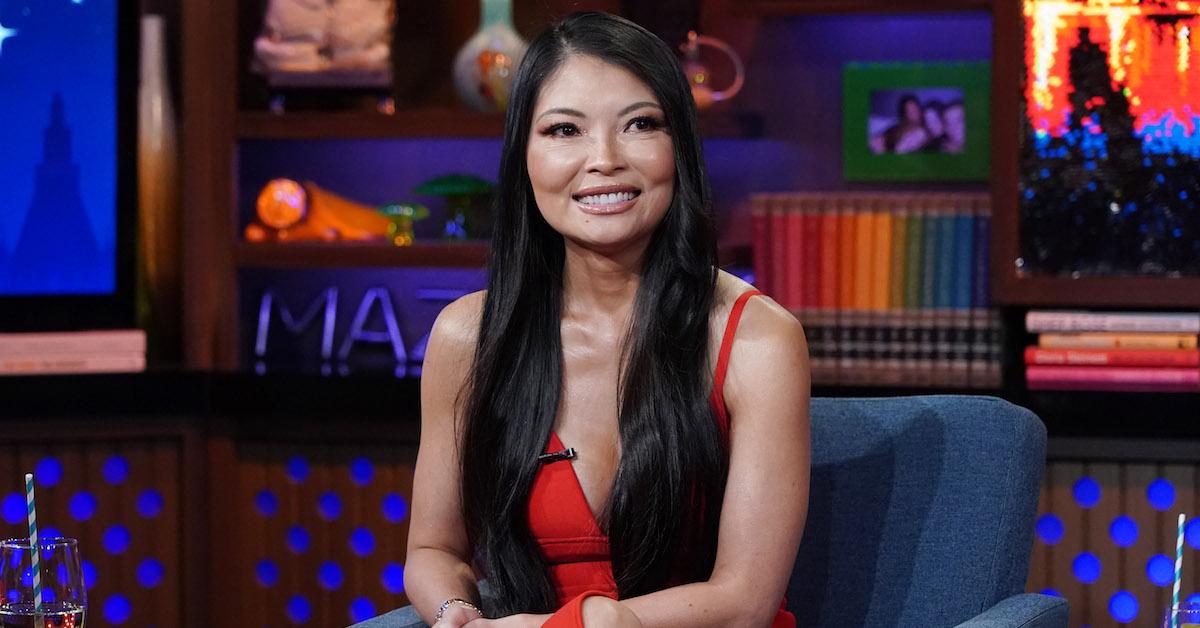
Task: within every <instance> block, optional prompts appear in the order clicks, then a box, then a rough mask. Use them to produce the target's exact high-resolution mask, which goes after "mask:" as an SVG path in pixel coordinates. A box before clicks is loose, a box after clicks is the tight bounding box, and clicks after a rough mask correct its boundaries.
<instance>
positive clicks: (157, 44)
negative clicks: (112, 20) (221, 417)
mask: <svg viewBox="0 0 1200 628" xmlns="http://www.w3.org/2000/svg"><path fill="white" fill-rule="evenodd" d="M165 30H166V27H165V23H164V20H163V17H162V16H160V15H146V16H143V17H142V47H141V86H140V87H139V89H138V286H137V287H138V298H137V304H138V323H139V326H141V327H142V328H143V329H145V330H146V333H147V344H148V346H147V352H148V358H149V359H150V360H151V361H157V362H171V361H174V360H176V359H177V358H178V352H179V329H180V313H179V311H180V310H179V295H180V270H179V251H180V242H179V240H180V226H179V196H178V159H179V154H178V151H177V150H176V128H175V109H174V107H173V106H172V104H171V96H170V91H169V83H168V82H167V67H166V66H167V63H166V33H165Z"/></svg>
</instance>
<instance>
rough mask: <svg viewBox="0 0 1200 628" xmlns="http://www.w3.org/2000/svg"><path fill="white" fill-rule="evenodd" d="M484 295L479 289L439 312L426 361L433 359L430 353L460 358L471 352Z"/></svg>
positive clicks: (434, 323)
mask: <svg viewBox="0 0 1200 628" xmlns="http://www.w3.org/2000/svg"><path fill="white" fill-rule="evenodd" d="M485 294H486V293H485V292H484V291H483V290H480V291H478V292H472V293H470V294H467V295H464V296H462V297H459V298H458V299H456V300H454V301H453V302H452V303H450V305H447V306H446V307H445V308H443V309H442V311H441V313H440V314H438V317H437V320H435V321H434V322H433V331H432V332H431V333H430V336H429V346H428V348H427V349H426V359H428V358H429V357H433V356H432V355H431V354H437V355H438V356H441V355H444V354H448V355H449V356H456V357H461V356H470V355H473V354H474V353H475V343H476V342H478V340H479V321H480V317H481V316H482V314H483V299H484V296H485Z"/></svg>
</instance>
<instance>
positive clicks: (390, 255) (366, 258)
mask: <svg viewBox="0 0 1200 628" xmlns="http://www.w3.org/2000/svg"><path fill="white" fill-rule="evenodd" d="M487 251H488V244H487V242H486V241H483V240H471V241H467V242H458V243H456V242H441V241H425V242H417V243H416V244H414V245H412V246H389V245H387V244H375V243H359V242H329V243H326V242H289V243H283V242H260V243H252V242H239V243H238V244H237V265H238V266H239V267H241V268H291V269H300V268H369V267H389V266H394V267H413V266H427V267H441V268H481V267H482V266H483V265H484V264H485V263H486V262H487ZM719 257H720V263H721V265H722V266H747V265H749V264H750V247H749V246H743V245H737V246H723V247H721V249H720V251H719Z"/></svg>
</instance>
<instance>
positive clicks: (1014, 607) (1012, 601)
mask: <svg viewBox="0 0 1200 628" xmlns="http://www.w3.org/2000/svg"><path fill="white" fill-rule="evenodd" d="M955 628H1067V601H1066V600H1065V599H1063V598H1061V597H1053V596H1050V595H1041V594H1038V593H1021V594H1019V595H1014V596H1012V597H1010V598H1007V599H1004V600H1001V601H1000V603H999V604H996V605H995V606H993V607H991V608H989V609H987V610H986V611H984V612H982V613H980V614H979V615H977V616H975V617H974V618H973V619H969V620H967V621H965V622H963V623H961V624H959V625H958V626H956V627H955Z"/></svg>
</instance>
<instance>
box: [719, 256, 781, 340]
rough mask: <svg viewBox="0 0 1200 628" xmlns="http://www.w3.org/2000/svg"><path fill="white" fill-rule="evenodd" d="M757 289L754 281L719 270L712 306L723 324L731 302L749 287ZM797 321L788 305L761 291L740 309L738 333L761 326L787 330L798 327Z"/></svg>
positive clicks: (768, 329)
mask: <svg viewBox="0 0 1200 628" xmlns="http://www.w3.org/2000/svg"><path fill="white" fill-rule="evenodd" d="M756 289H757V288H755V287H754V285H753V284H750V283H748V282H746V281H744V280H743V279H741V278H739V277H737V276H736V275H733V274H731V273H728V272H726V271H723V270H722V271H718V275H717V291H716V298H715V299H714V309H715V311H716V314H717V318H718V319H719V320H720V321H722V324H723V323H724V321H725V320H727V319H728V318H729V313H730V312H731V311H732V310H733V304H734V303H735V302H736V301H737V299H738V297H740V296H742V295H743V294H745V293H746V291H748V290H756ZM799 325H800V323H799V321H798V320H796V317H795V316H794V315H793V314H792V313H791V312H789V311H788V310H787V308H785V307H783V306H782V305H780V304H778V303H776V302H775V299H772V298H771V297H769V296H767V295H765V294H760V295H757V296H755V297H754V298H752V299H750V300H749V301H747V302H746V307H745V309H744V310H742V319H741V321H740V322H739V323H738V336H741V335H742V331H743V330H746V329H751V330H753V329H757V328H764V329H763V331H771V330H774V331H776V332H786V331H788V330H789V329H792V328H798V327H799Z"/></svg>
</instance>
